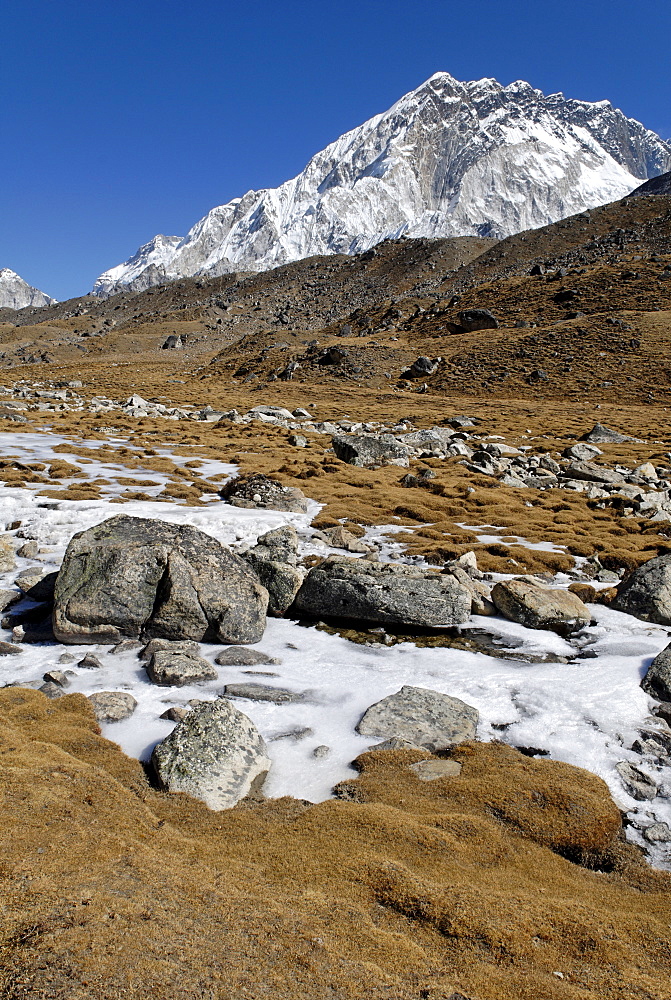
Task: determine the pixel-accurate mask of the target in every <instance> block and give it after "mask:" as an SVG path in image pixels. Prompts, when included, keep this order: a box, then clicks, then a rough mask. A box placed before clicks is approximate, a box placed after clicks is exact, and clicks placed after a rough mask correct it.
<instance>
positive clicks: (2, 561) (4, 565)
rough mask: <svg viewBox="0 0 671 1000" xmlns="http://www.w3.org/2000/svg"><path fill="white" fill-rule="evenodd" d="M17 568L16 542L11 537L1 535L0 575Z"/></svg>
mask: <svg viewBox="0 0 671 1000" xmlns="http://www.w3.org/2000/svg"><path fill="white" fill-rule="evenodd" d="M15 566H16V559H15V557H14V541H13V539H12V536H11V535H0V573H9V571H10V570H12V569H14V567H15Z"/></svg>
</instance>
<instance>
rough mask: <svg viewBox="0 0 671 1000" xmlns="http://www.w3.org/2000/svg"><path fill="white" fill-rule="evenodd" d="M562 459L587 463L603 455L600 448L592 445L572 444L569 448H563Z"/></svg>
mask: <svg viewBox="0 0 671 1000" xmlns="http://www.w3.org/2000/svg"><path fill="white" fill-rule="evenodd" d="M563 455H564V458H574V459H575V460H576V462H589V461H591V459H593V458H596V457H597V455H603V452H602V451H601V448H597V447H596V445H594V444H583V443H579V444H572V445H571V446H570V447H569V448H564V451H563Z"/></svg>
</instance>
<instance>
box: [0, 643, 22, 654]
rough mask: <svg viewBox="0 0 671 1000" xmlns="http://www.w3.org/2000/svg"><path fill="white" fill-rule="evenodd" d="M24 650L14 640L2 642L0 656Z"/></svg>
mask: <svg viewBox="0 0 671 1000" xmlns="http://www.w3.org/2000/svg"><path fill="white" fill-rule="evenodd" d="M21 652H23V650H22V649H21V647H20V646H16V645H15V644H14V643H13V642H0V656H16V654H17V653H21Z"/></svg>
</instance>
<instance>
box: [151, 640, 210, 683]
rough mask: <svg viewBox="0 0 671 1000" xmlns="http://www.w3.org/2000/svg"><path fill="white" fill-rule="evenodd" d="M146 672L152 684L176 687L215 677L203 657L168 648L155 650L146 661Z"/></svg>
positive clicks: (208, 663)
mask: <svg viewBox="0 0 671 1000" xmlns="http://www.w3.org/2000/svg"><path fill="white" fill-rule="evenodd" d="M147 673H148V674H149V677H150V678H151V680H152V681H153V682H154V684H163V685H166V686H176V687H184V685H185V684H195V683H197V682H198V681H213V680H216V678H217V671H216V670H215V669H214V667H213V666H212V664H211V663H210V662H209V661H208V660H206V659H205V658H204V657H202V656H195V655H193V654H190V653H183V652H173V651H172V650H169V649H158V650H156V652H155V653H154V655H153V656H152V658H151V660H149V662H148V663H147Z"/></svg>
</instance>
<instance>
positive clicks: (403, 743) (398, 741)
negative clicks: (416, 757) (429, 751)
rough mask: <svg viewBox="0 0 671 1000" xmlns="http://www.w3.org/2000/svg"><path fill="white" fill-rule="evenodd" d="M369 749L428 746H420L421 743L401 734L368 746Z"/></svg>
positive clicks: (408, 748) (415, 748)
mask: <svg viewBox="0 0 671 1000" xmlns="http://www.w3.org/2000/svg"><path fill="white" fill-rule="evenodd" d="M368 749H369V750H425V749H426V748H425V747H423V746H420V745H419V743H413V742H412V740H404V739H403V737H401V736H392V737H391V738H390V739H388V740H383V741H382V743H375V744H373V746H372V747H368Z"/></svg>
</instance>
